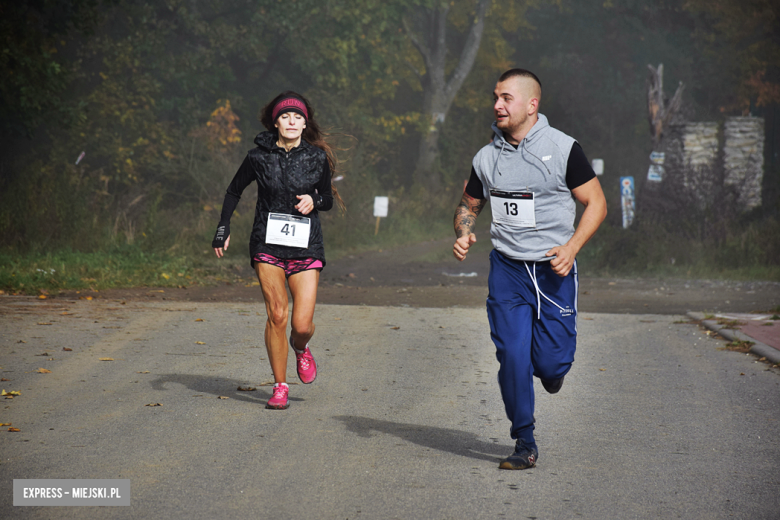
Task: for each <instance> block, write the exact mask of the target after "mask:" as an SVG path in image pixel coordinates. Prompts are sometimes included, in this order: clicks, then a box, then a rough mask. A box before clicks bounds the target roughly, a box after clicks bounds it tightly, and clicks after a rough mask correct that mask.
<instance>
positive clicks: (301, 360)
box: [290, 336, 317, 385]
mask: <svg viewBox="0 0 780 520" xmlns="http://www.w3.org/2000/svg"><path fill="white" fill-rule="evenodd" d="M290 346H291V347H292V349H293V352H295V359H296V361H297V363H296V365H297V367H298V377H299V378H301V382H302V383H303V384H305V385H308V384H309V383H313V382H314V379H315V378H316V377H317V363H316V362H315V361H314V356H312V355H311V350H309V344H308V343H307V344H306V348H304V349H303V352H301V351H300V350H298V349H296V348H295V344H294V343H293V339H292V336H290Z"/></svg>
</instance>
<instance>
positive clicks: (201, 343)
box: [195, 341, 205, 345]
mask: <svg viewBox="0 0 780 520" xmlns="http://www.w3.org/2000/svg"><path fill="white" fill-rule="evenodd" d="M195 344H196V345H205V343H204V342H202V341H196V342H195Z"/></svg>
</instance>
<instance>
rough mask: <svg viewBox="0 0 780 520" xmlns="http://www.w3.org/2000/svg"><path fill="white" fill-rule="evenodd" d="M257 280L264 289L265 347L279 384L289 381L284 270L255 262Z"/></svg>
mask: <svg viewBox="0 0 780 520" xmlns="http://www.w3.org/2000/svg"><path fill="white" fill-rule="evenodd" d="M255 271H256V272H257V279H258V280H259V281H260V287H261V288H262V289H263V298H264V299H265V310H266V314H267V315H268V320H267V321H266V323H265V348H266V350H267V351H268V360H269V361H270V363H271V370H273V372H274V380H275V382H276V383H286V382H287V316H288V300H287V288H286V287H285V283H284V282H285V277H284V269H282V268H281V267H277V266H275V265H271V264H264V263H261V262H256V263H255Z"/></svg>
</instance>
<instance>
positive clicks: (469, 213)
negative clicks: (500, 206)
mask: <svg viewBox="0 0 780 520" xmlns="http://www.w3.org/2000/svg"><path fill="white" fill-rule="evenodd" d="M485 203H487V200H486V199H474V198H472V197H469V196H468V195H467V194H465V193H464V194H463V198H461V199H460V204H458V207H457V208H456V209H455V222H454V224H455V234H456V235H457V237H458V238H460V237H462V236H466V235H469V234H471V233H473V232H474V226H475V225H476V223H477V216H478V215H479V213H480V212H481V211H482V208H484V207H485Z"/></svg>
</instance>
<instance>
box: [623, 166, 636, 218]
mask: <svg viewBox="0 0 780 520" xmlns="http://www.w3.org/2000/svg"><path fill="white" fill-rule="evenodd" d="M634 201H635V197H634V178H633V177H621V178H620V206H621V207H622V208H623V228H624V229H628V227H629V226H630V225H631V223H632V222H634V215H635V208H636V205H635V203H634Z"/></svg>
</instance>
